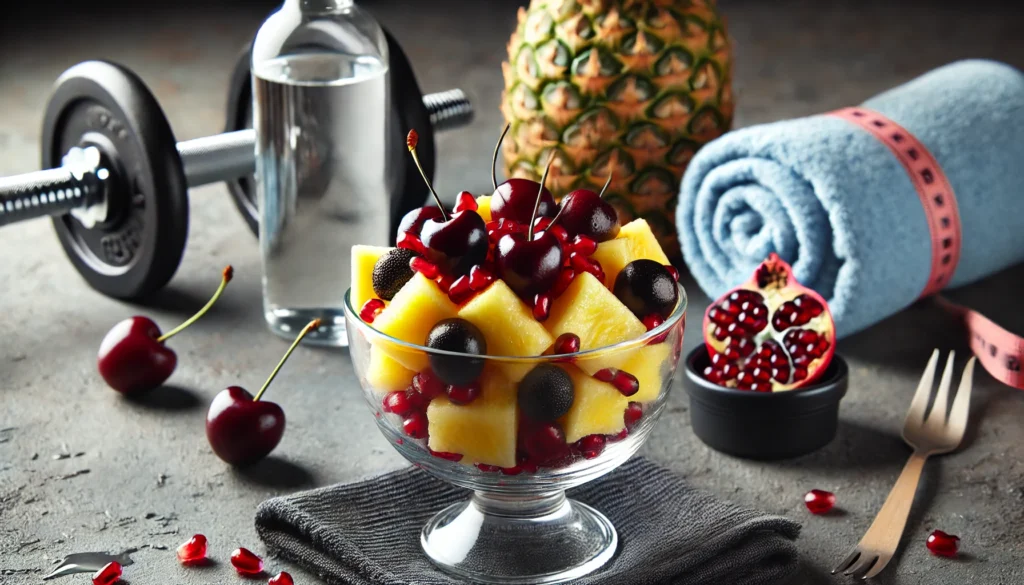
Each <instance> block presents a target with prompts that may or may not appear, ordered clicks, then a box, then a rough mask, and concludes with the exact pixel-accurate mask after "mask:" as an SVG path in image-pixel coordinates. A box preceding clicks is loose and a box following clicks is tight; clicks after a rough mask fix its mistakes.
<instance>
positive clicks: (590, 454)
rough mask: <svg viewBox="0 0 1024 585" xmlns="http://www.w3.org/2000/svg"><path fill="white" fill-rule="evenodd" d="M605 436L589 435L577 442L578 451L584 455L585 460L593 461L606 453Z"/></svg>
mask: <svg viewBox="0 0 1024 585" xmlns="http://www.w3.org/2000/svg"><path fill="white" fill-rule="evenodd" d="M605 442H606V441H605V438H604V435H587V436H586V437H583V438H582V439H580V440H579V441H576V445H575V446H576V450H577V451H579V452H580V455H583V458H584V459H593V458H595V457H597V456H598V455H600V454H601V452H602V451H604V445H605Z"/></svg>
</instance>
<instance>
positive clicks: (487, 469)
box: [476, 463, 501, 473]
mask: <svg viewBox="0 0 1024 585" xmlns="http://www.w3.org/2000/svg"><path fill="white" fill-rule="evenodd" d="M476 468H477V469H479V470H480V471H483V472H487V473H493V472H495V471H498V470H499V469H501V468H500V467H498V466H497V465H487V464H486V463H477V464H476Z"/></svg>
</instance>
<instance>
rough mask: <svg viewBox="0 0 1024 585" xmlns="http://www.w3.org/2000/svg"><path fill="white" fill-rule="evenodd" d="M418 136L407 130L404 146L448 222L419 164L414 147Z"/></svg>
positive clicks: (446, 219)
mask: <svg viewBox="0 0 1024 585" xmlns="http://www.w3.org/2000/svg"><path fill="white" fill-rule="evenodd" d="M419 141H420V135H419V133H417V132H416V131H415V130H409V134H408V135H406V137H405V144H406V146H408V147H409V152H410V153H411V154H412V160H413V162H414V163H416V168H417V169H419V171H420V176H421V177H423V182H424V183H426V184H427V188H428V189H430V193H431V194H432V195H433V196H434V201H436V202H437V207H438V208H439V209H440V210H441V217H442V218H443V219H444V220H445V221H448V214H447V213H446V212H445V210H444V204H443V203H441V198H440V197H438V196H437V191H434V186H433V185H431V184H430V179H428V178H427V173H425V172H423V165H421V164H420V157H419V155H417V154H416V145H417V144H419Z"/></svg>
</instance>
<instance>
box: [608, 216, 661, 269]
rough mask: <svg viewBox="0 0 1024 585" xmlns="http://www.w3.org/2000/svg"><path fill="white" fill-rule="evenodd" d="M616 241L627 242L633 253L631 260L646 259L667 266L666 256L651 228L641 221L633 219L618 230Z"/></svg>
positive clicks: (644, 221)
mask: <svg viewBox="0 0 1024 585" xmlns="http://www.w3.org/2000/svg"><path fill="white" fill-rule="evenodd" d="M617 239H625V240H627V241H629V247H630V249H631V250H632V252H633V257H632V258H631V259H630V262H632V261H633V260H639V259H641V258H646V259H648V260H654V261H655V262H659V263H661V264H669V261H668V256H666V255H665V251H664V250H662V249H661V244H659V243H658V238H657V236H655V235H654V232H652V231H651V226H650V225H649V224H648V223H647V221H646V220H643V219H634V220H633V221H631V222H629V223H627V224H626V225H624V226H622V228H621V229H619V235H618V237H617Z"/></svg>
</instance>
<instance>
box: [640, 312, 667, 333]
mask: <svg viewBox="0 0 1024 585" xmlns="http://www.w3.org/2000/svg"><path fill="white" fill-rule="evenodd" d="M641 321H642V322H643V324H644V327H646V328H647V330H648V331H650V330H651V329H656V328H658V327H659V326H661V324H662V323H664V322H665V319H663V318H662V317H661V315H659V314H657V313H651V314H650V315H647V316H646V317H644V318H643V319H641Z"/></svg>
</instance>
